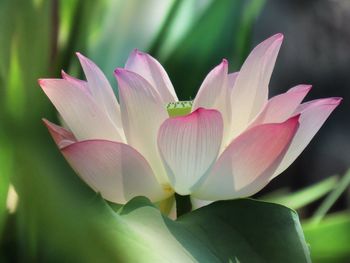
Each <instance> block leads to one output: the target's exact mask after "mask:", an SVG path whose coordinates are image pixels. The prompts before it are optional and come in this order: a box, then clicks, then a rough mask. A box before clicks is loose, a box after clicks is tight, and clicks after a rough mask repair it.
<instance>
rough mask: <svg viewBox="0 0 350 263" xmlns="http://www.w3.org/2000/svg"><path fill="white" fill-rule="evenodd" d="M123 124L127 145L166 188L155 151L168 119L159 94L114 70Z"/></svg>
mask: <svg viewBox="0 0 350 263" xmlns="http://www.w3.org/2000/svg"><path fill="white" fill-rule="evenodd" d="M115 76H116V78H117V81H118V85H119V96H120V106H121V114H122V122H123V127H124V131H125V136H126V139H127V142H128V144H130V145H131V146H132V147H134V148H135V149H137V150H138V151H139V152H140V153H141V154H142V155H143V156H144V157H145V158H146V160H147V161H148V162H149V163H150V165H151V167H152V169H153V171H154V173H155V174H156V176H157V179H158V180H159V181H160V182H161V183H163V184H165V183H167V182H168V178H167V175H166V172H165V169H164V167H163V164H162V161H161V159H160V156H159V153H158V148H157V133H158V129H159V127H160V125H161V124H162V122H163V121H164V120H165V119H167V118H168V113H167V111H166V108H165V105H164V104H163V102H162V100H161V98H160V95H159V94H158V92H157V91H156V90H155V89H154V88H153V87H152V86H151V85H150V84H149V83H148V81H146V80H145V79H144V78H142V77H141V76H140V75H138V74H136V73H134V72H131V71H128V70H125V69H117V70H116V71H115Z"/></svg>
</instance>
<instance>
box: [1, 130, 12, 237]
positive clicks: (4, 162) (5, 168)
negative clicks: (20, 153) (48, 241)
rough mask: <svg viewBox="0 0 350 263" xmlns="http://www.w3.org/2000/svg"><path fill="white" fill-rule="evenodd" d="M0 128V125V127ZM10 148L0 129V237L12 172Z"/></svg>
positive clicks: (5, 214)
mask: <svg viewBox="0 0 350 263" xmlns="http://www.w3.org/2000/svg"><path fill="white" fill-rule="evenodd" d="M0 128H1V127H0ZM12 165H13V164H12V148H11V147H10V145H9V143H8V140H6V137H5V136H4V134H3V133H2V132H1V131H0V237H1V236H2V233H3V226H4V223H5V219H6V216H7V209H6V201H7V193H8V189H9V185H10V175H11V172H12Z"/></svg>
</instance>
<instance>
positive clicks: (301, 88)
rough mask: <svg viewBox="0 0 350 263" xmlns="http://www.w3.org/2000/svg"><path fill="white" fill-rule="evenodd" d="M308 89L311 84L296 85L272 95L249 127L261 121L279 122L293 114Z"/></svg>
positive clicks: (261, 122)
mask: <svg viewBox="0 0 350 263" xmlns="http://www.w3.org/2000/svg"><path fill="white" fill-rule="evenodd" d="M310 89H311V85H298V86H295V87H293V88H291V89H290V90H288V91H287V92H286V93H283V94H281V95H277V96H275V97H272V98H271V99H270V100H269V101H268V102H267V104H266V105H265V107H264V109H263V110H262V111H261V112H260V113H259V115H258V116H257V117H256V119H255V120H254V121H253V123H252V124H251V125H250V127H252V126H255V125H259V124H263V123H279V122H283V121H285V120H287V119H288V118H290V117H291V116H292V115H293V114H294V112H295V110H296V109H297V107H298V106H299V105H300V103H301V102H302V101H303V99H304V98H305V96H306V95H307V94H308V92H309V91H310Z"/></svg>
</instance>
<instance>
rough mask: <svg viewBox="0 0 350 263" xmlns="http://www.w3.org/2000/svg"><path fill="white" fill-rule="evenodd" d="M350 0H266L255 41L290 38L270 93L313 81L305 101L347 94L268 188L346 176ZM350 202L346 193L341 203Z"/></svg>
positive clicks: (349, 142) (349, 149) (349, 141)
mask: <svg viewBox="0 0 350 263" xmlns="http://www.w3.org/2000/svg"><path fill="white" fill-rule="evenodd" d="M349 21H350V1H348V0H310V1H302V0H300V1H296V0H288V1H277V0H270V1H267V2H266V6H265V7H264V8H263V10H262V13H261V14H260V16H259V17H258V20H257V23H256V24H255V26H254V33H253V46H255V45H256V44H258V43H259V42H261V40H262V39H265V38H266V37H268V36H270V35H272V34H275V33H276V32H281V33H283V34H284V36H285V39H284V43H283V45H282V48H281V51H280V53H279V57H278V59H277V63H276V66H275V70H274V73H273V75H272V79H271V82H270V96H273V95H276V94H279V93H282V92H285V91H286V90H287V89H289V88H291V87H293V86H295V85H297V84H312V85H313V89H312V90H311V92H310V93H309V95H308V96H307V97H306V99H305V100H312V99H317V98H323V97H338V96H339V97H343V99H344V100H343V101H342V103H341V105H340V106H339V107H338V108H337V109H336V110H335V111H334V112H333V113H332V114H331V116H330V117H329V119H328V121H327V122H326V123H325V124H324V126H323V127H322V128H321V129H320V131H319V132H318V133H317V134H316V136H315V137H314V139H313V140H312V141H311V143H310V144H309V146H308V147H307V148H306V149H305V151H304V152H303V153H302V154H301V155H300V156H299V158H298V159H297V160H296V161H295V162H294V163H293V164H292V165H291V166H290V167H289V168H288V169H287V170H286V171H285V172H284V173H283V174H282V175H280V176H279V177H278V178H277V179H275V180H274V181H273V182H272V183H271V184H270V185H269V186H268V187H267V188H266V189H264V192H267V191H270V190H273V189H276V188H278V187H281V186H289V187H291V188H292V189H294V190H295V189H299V188H301V187H304V186H307V185H311V184H312V183H315V182H318V181H320V180H321V179H323V178H326V177H328V176H331V175H335V174H338V175H342V174H343V173H344V172H345V171H346V169H348V168H349V164H350V154H349V153H350V134H349V130H350V121H349V112H350V96H349V95H350V90H349V89H350V51H349V47H350V27H349ZM344 206H349V198H347V197H346V195H344V196H343V197H342V198H341V199H340V200H339V202H338V204H337V206H336V208H342V207H344Z"/></svg>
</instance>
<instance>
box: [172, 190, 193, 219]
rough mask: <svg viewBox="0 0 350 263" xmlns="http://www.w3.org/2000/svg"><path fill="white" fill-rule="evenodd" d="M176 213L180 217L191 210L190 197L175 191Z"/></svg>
mask: <svg viewBox="0 0 350 263" xmlns="http://www.w3.org/2000/svg"><path fill="white" fill-rule="evenodd" d="M175 200H176V214H177V217H180V216H182V215H184V214H186V213H188V212H191V210H192V204H191V199H190V196H189V195H179V194H177V193H175Z"/></svg>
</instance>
